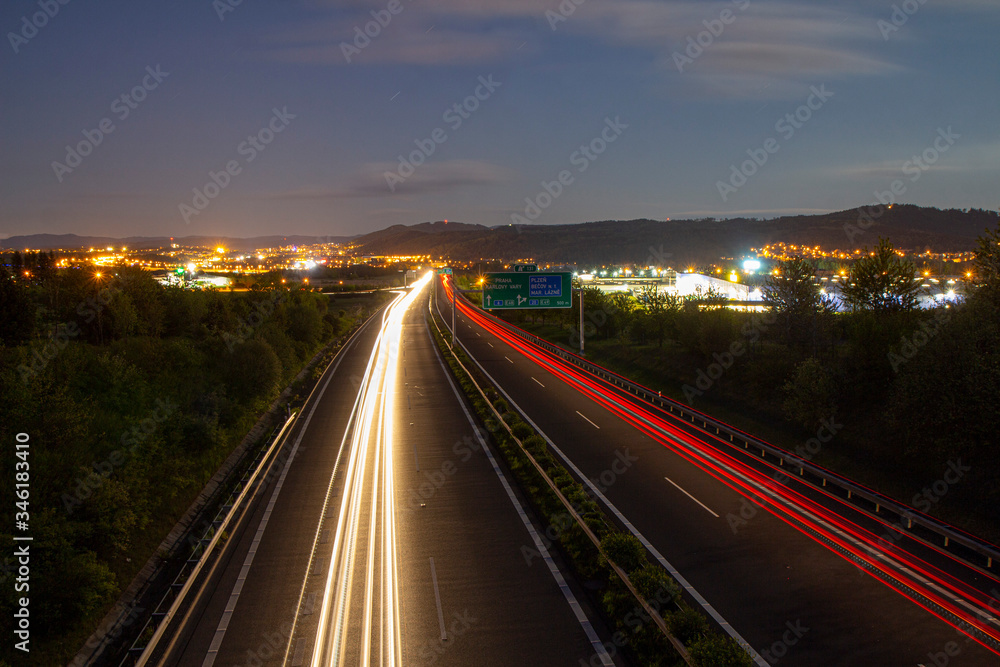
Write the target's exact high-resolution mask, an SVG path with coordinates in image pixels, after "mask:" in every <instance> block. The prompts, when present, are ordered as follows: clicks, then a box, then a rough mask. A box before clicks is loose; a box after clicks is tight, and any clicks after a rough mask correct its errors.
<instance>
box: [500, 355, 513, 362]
mask: <svg viewBox="0 0 1000 667" xmlns="http://www.w3.org/2000/svg"><path fill="white" fill-rule="evenodd" d="M503 358H504V359H506V360H507V361H510V357H508V356H507V355H506V354H505V355H503ZM510 363H514V362H513V361H510Z"/></svg>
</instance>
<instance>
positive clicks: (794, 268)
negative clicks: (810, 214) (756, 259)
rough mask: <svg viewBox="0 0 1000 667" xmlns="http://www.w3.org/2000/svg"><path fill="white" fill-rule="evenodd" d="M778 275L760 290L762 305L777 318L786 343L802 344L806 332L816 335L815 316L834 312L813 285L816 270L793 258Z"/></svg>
mask: <svg viewBox="0 0 1000 667" xmlns="http://www.w3.org/2000/svg"><path fill="white" fill-rule="evenodd" d="M779 267H780V268H779V269H778V273H777V275H772V276H768V278H767V281H766V282H765V283H764V288H763V290H762V293H763V300H764V304H765V305H766V306H767V308H768V310H770V311H771V312H772V313H774V314H775V315H776V316H777V317H778V322H779V323H780V324H781V327H782V329H783V331H784V335H785V340H786V341H787V342H788V343H793V342H797V343H800V344H801V343H803V342H804V337H803V336H802V335H800V334H801V333H804V332H805V330H806V329H807V328H809V329H811V331H812V333H813V335H814V336H815V333H816V316H817V315H819V314H821V313H823V314H825V313H829V312H832V310H833V302H832V301H831V300H830V299H828V298H826V297H824V296H823V295H822V294H821V293H820V291H819V286H818V285H817V284H816V282H815V276H814V273H815V267H814V266H813V264H811V263H810V262H808V261H806V260H804V259H802V258H800V257H795V258H792V259H789V260H787V261H784V262H781V264H780V265H779Z"/></svg>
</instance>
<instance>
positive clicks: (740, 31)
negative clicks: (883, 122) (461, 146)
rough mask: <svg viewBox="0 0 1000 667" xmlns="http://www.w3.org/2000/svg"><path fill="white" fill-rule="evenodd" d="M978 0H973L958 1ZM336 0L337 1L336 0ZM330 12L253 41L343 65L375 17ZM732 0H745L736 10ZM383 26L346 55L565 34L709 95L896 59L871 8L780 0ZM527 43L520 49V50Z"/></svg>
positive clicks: (527, 6)
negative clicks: (703, 41) (684, 56)
mask: <svg viewBox="0 0 1000 667" xmlns="http://www.w3.org/2000/svg"><path fill="white" fill-rule="evenodd" d="M970 3H971V4H972V5H975V6H979V4H981V3H978V2H977V1H976V0H966V4H970ZM334 5H335V7H336V8H335V9H334ZM317 7H319V8H329V9H327V10H326V11H329V12H330V16H329V17H328V18H325V19H324V18H320V19H318V20H315V21H311V22H308V23H301V24H296V25H293V26H289V27H286V28H284V29H281V30H280V31H278V32H276V33H275V34H273V35H272V36H271V37H270V38H269V39H268V40H267V42H266V43H264V44H263V45H262V47H263V54H264V55H265V57H267V58H269V59H274V60H278V61H282V62H298V63H308V64H346V63H347V59H346V58H345V56H344V54H343V51H342V50H343V47H342V44H344V43H348V44H350V43H351V42H352V40H353V38H354V36H355V29H356V28H357V27H359V26H362V27H363V26H364V25H365V24H366V23H368V22H369V21H371V20H372V17H371V15H370V13H369V12H370V10H371V6H370V5H369V4H367V3H366V4H362V3H353V2H351V3H347V4H345V3H343V2H338V3H318V5H317ZM739 7H744V8H743V9H740V8H739ZM403 8H404V9H403V11H402V12H400V13H399V14H397V15H395V16H394V17H393V18H392V21H391V22H390V23H389V24H388V25H386V26H385V27H384V28H382V29H381V30H380V33H379V35H378V37H376V38H375V39H372V41H371V44H370V45H369V46H366V47H364V49H363V51H362V52H361V53H359V54H357V57H355V58H353V59H352V60H351V62H355V63H361V64H369V65H370V64H408V65H456V64H469V63H483V62H494V61H501V60H505V59H511V58H523V57H525V56H526V55H528V54H530V53H532V52H537V51H539V50H541V49H542V48H543V47H544V44H545V43H546V41H549V40H552V39H556V38H558V37H561V36H563V35H567V34H568V35H572V36H575V37H577V38H584V39H589V40H592V41H595V42H598V43H602V44H604V45H605V46H606V47H609V48H620V49H631V50H636V51H638V52H640V53H645V54H646V56H647V57H648V61H649V63H650V73H651V74H652V75H654V76H657V77H660V78H665V79H668V80H670V81H671V82H672V83H674V84H678V85H682V86H687V87H692V88H696V89H701V90H702V91H704V92H707V93H709V94H711V95H713V96H734V97H746V96H758V97H766V98H775V97H789V96H794V95H798V94H799V93H800V92H801V89H802V87H807V86H809V85H812V84H815V83H816V82H817V80H820V79H827V80H829V79H831V78H835V77H846V76H871V75H884V74H888V73H891V72H893V71H896V70H898V69H900V68H899V67H898V66H896V65H894V64H892V63H891V62H889V61H887V60H885V59H884V57H882V56H881V55H878V54H879V53H884V50H882V48H881V47H882V46H884V40H883V39H882V37H881V35H880V34H879V32H878V30H877V28H876V25H875V20H876V17H875V16H874V15H873V14H872V13H871V12H872V11H873V10H872V9H871V8H861V7H854V8H850V7H848V8H842V9H831V8H827V7H821V6H818V5H816V4H808V3H801V2H790V1H788V0H762V1H757V0H754V1H752V2H747V3H746V4H742V3H735V2H731V1H728V0H727V1H719V2H693V1H683V2H682V1H676V0H674V1H667V2H658V1H656V0H588V1H587V2H586V3H584V4H581V5H579V6H576V9H575V10H574V12H573V13H572V15H571V16H569V17H568V18H567V20H566V21H565V22H560V23H559V24H558V25H557V32H555V33H554V32H553V31H552V30H551V28H550V25H549V22H548V20H547V19H546V12H547V11H558V8H559V3H557V2H550V3H546V2H543V3H538V2H537V1H536V0H475V1H471V2H470V1H467V0H421V2H420V3H419V5H417V4H416V3H414V4H404V5H403ZM724 10H725V11H728V12H730V13H731V17H732V20H731V21H727V23H726V25H725V28H724V30H723V31H722V32H721V34H718V35H714V36H713V37H712V40H711V44H710V45H709V46H708V47H705V48H704V54H703V55H702V56H700V57H699V59H698V61H697V63H696V64H695V66H692V67H690V68H688V69H687V70H686V71H685V72H683V74H682V73H680V72H678V71H677V67H676V64H675V61H674V54H675V53H684V51H685V49H686V48H687V46H688V44H689V42H688V40H689V38H691V39H697V38H698V35H699V34H700V33H703V32H705V31H706V22H711V23H713V24H714V25H715V26H716V27H718V26H719V25H722V24H721V23H719V17H720V15H721V14H722V12H723V11H724ZM525 43H527V44H528V45H529V48H528V49H523V48H520V49H519V47H523V45H524V44H525Z"/></svg>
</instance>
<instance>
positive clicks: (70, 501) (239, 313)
mask: <svg viewBox="0 0 1000 667" xmlns="http://www.w3.org/2000/svg"><path fill="white" fill-rule="evenodd" d="M5 259H6V260H7V261H6V262H4V263H5V264H7V265H8V266H9V265H10V263H11V261H10V258H9V257H8V258H5ZM19 260H20V263H21V266H20V267H19V270H18V274H17V277H14V276H12V275H11V273H10V272H9V271H8V270H6V269H5V268H3V267H0V311H2V313H3V318H2V319H0V343H2V346H0V395H2V397H3V400H2V401H0V437H2V440H3V442H4V443H5V444H4V447H3V459H4V464H3V468H4V470H7V471H13V470H14V462H15V458H14V448H13V444H12V443H13V442H14V438H15V434H17V433H19V432H23V433H27V434H28V435H29V436H30V443H31V444H30V455H29V459H28V460H29V462H30V484H31V486H30V490H31V496H30V528H29V531H28V534H30V535H32V536H33V537H34V542H33V543H32V557H31V589H30V598H31V600H32V606H31V614H32V630H33V632H32V639H33V642H32V654H31V655H32V658H33V660H35V661H39V664H41V663H44V664H56V663H60V664H65V663H66V662H67V661H68V659H69V658H70V657H71V656H72V655H73V654H74V653H75V652H76V651H77V650H78V649H79V648H80V646H81V644H82V643H83V641H84V640H85V639H86V637H87V636H88V635H89V634H90V632H92V631H93V629H94V627H95V625H96V624H97V622H98V621H99V620H100V619H101V617H102V616H103V615H104V613H105V612H106V611H107V610H108V609H109V607H110V606H111V604H112V603H113V602H114V601H115V600H116V599H117V597H118V595H119V594H120V593H121V591H122V590H123V588H124V587H126V586H127V585H128V584H129V582H130V581H131V579H132V578H133V577H134V576H135V574H136V573H137V572H138V570H139V569H140V568H141V567H142V566H143V565H144V564H145V562H146V561H147V560H148V559H149V557H150V556H152V555H153V553H154V550H155V549H156V548H157V546H158V545H159V544H160V542H161V541H162V540H163V538H164V536H165V535H166V534H167V532H168V531H169V530H170V529H171V528H172V527H173V525H174V524H175V522H176V521H177V520H178V519H179V518H180V516H181V515H182V514H183V513H184V511H185V510H187V508H188V507H189V505H190V504H191V503H192V502H193V500H194V499H195V497H196V496H197V495H198V493H199V491H200V490H201V489H202V487H203V486H204V484H205V483H206V482H207V481H208V480H209V479H210V478H211V476H212V475H213V474H214V473H215V471H216V470H217V469H218V467H219V466H220V464H221V463H222V462H223V461H224V460H225V459H226V457H227V456H228V455H229V454H230V452H231V451H232V450H233V448H234V447H235V446H236V445H238V444H239V443H240V442H241V440H242V439H243V438H244V436H246V434H247V432H248V431H249V430H250V429H251V427H252V426H253V425H254V423H255V422H256V421H257V420H258V418H259V417H260V416H261V415H262V414H263V413H264V412H265V411H266V410H267V408H268V406H269V405H270V404H271V403H272V402H273V401H274V400H275V399H276V398H277V397H278V396H279V394H280V393H281V391H282V389H283V388H284V387H286V386H287V385H288V384H289V383H290V382H291V381H292V379H293V378H294V377H295V376H296V375H297V374H298V373H299V372H300V371H301V370H302V368H303V367H304V366H305V365H306V364H307V363H308V362H309V361H310V359H312V358H313V357H314V355H316V353H317V352H319V351H320V350H322V349H323V348H325V347H327V346H328V345H329V344H330V343H331V342H332V341H335V340H336V339H338V337H342V336H344V335H345V334H346V333H347V332H349V331H350V330H351V329H352V328H353V326H354V325H355V324H356V323H358V322H359V321H361V320H362V318H364V317H365V315H366V314H367V313H368V312H369V311H370V310H371V309H372V308H373V307H374V306H375V305H376V304H377V303H378V301H379V298H380V297H379V295H367V296H366V297H360V296H348V295H345V296H343V297H339V296H338V297H335V298H331V297H329V296H326V295H322V294H319V293H315V292H312V291H308V290H306V289H303V286H301V285H298V284H291V282H292V281H288V282H287V283H282V281H281V279H280V276H278V277H277V279H274V278H275V277H274V276H272V277H271V279H270V280H262V281H258V283H257V284H256V285H255V286H254V287H253V288H252V290H251V291H247V292H242V293H229V292H222V291H219V292H214V291H189V290H183V289H180V288H165V287H162V286H161V285H160V284H158V283H156V282H155V281H154V280H153V279H152V278H151V277H150V276H149V274H147V273H145V272H144V271H142V270H138V269H131V268H127V267H119V268H114V269H108V270H106V271H104V272H103V273H96V272H95V271H93V270H88V271H84V270H79V269H61V270H57V269H55V268H53V267H52V262H51V257H50V256H47V255H45V254H43V253H40V254H29V255H26V256H21V257H20V258H19ZM307 379H308V378H307ZM304 391H308V388H304ZM293 400H294V396H293ZM11 474H13V473H11ZM0 497H2V502H3V503H4V506H6V507H11V506H12V505H13V503H14V500H15V498H14V490H13V485H12V484H4V485H2V491H0ZM12 528H13V526H7V525H5V526H3V527H2V528H0V539H3V540H6V541H7V543H10V541H11V536H10V531H11V530H12ZM6 558H7V560H5V561H4V562H3V566H4V567H3V571H2V572H0V578H2V579H3V581H5V582H8V583H9V581H10V580H9V577H11V576H12V574H13V573H12V571H11V568H12V567H13V563H12V562H11V561H10V560H9V555H8V556H7V557H6ZM14 595H15V593H14V587H13V586H12V585H4V586H3V593H2V595H0V614H3V615H5V616H7V617H8V618H9V614H10V613H11V611H10V610H11V609H13V601H14ZM9 650H10V645H9V644H8V645H7V648H5V649H4V654H7V652H8V651H9ZM8 655H9V654H8Z"/></svg>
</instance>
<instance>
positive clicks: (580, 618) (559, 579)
mask: <svg viewBox="0 0 1000 667" xmlns="http://www.w3.org/2000/svg"><path fill="white" fill-rule="evenodd" d="M439 312H440V311H439ZM424 324H425V325H426V326H427V335H428V336H430V335H431V327H430V324H428V323H427V321H426V320H424ZM459 344H460V345H461V343H459ZM434 353H435V356H436V357H437V360H438V363H439V364H440V365H441V370H443V371H444V376H445V379H446V380H448V384H449V385H450V386H451V391H452V392H453V393H454V394H455V398H456V399H457V400H458V405H459V407H461V408H462V412H464V413H465V418H466V419H468V420H469V424H470V425H471V426H472V430H473V432H474V433H475V434H476V439H477V440H479V445H480V446H481V447H482V448H483V451H484V452H486V457H487V458H488V459H489V460H490V465H491V466H492V468H493V472H494V473H495V474H496V476H497V477H498V478H499V479H500V484H501V485H502V486H503V489H504V491H506V492H507V498H509V499H510V502H511V504H512V505H514V509H515V510H517V515H518V516H519V517H520V518H521V523H523V524H524V527H525V528H526V529H527V530H528V534H529V535H531V540H532V542H534V544H535V549H536V550H537V551H538V553H540V554H541V555H542V560H543V561H545V565H546V566H547V567H548V568H549V573H550V574H551V575H552V578H553V579H555V581H556V585H558V586H559V590H560V591H561V592H562V594H563V597H565V598H566V602H567V603H569V608H570V609H571V610H572V611H573V615H574V616H575V617H576V621H577V623H579V624H580V627H582V628H583V632H584V634H585V635H587V639H588V640H589V641H590V646H591V647H592V648H593V649H594V652H595V653H596V654H597V655H598V657H599V658H600V660H601V665H603V666H604V667H614V664H615V663H614V660H612V659H611V656H610V655H609V654H608V650H607V648H605V646H604V642H602V641H601V638H600V637H599V636H598V635H597V631H596V630H594V626H593V624H592V623H591V622H590V619H589V618H588V617H587V612H585V611H584V610H583V607H581V606H580V602H579V601H578V600H577V599H576V595H575V594H574V593H573V590H572V589H571V588H570V587H569V584H568V583H566V579H565V578H564V577H563V575H562V572H561V571H560V570H559V567H558V566H557V565H556V563H555V561H553V560H552V555H551V554H550V553H549V550H548V548H546V546H545V544H544V543H543V542H542V538H541V536H539V534H538V531H536V530H535V526H534V524H532V523H531V519H529V518H528V514H527V512H526V511H525V509H524V506H523V505H522V504H521V501H519V500H518V499H517V496H515V495H514V491H513V490H512V489H511V487H510V483H509V482H508V481H507V478H506V477H505V476H504V473H503V471H502V470H501V469H500V464H498V463H497V460H496V458H494V457H493V450H492V449H490V445H489V443H487V442H486V439H485V438H483V434H482V433H481V432H480V431H481V430H480V428H479V427H478V426H477V425H476V422H475V420H473V418H472V413H470V412H469V408H468V407H466V405H465V401H464V400H463V398H462V395H461V394H459V393H458V387H456V386H455V381H454V380H453V379H452V377H451V371H449V370H448V367H447V366H445V364H444V358H443V357H442V356H441V352H440V351H439V350H438V349H437V345H435V346H434ZM466 354H468V350H466ZM494 384H496V383H494ZM496 386H499V385H496ZM500 391H503V389H501V390H500ZM765 664H766V663H765Z"/></svg>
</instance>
